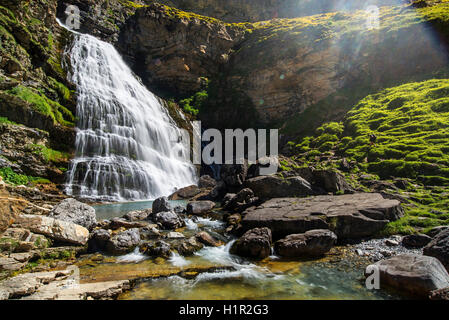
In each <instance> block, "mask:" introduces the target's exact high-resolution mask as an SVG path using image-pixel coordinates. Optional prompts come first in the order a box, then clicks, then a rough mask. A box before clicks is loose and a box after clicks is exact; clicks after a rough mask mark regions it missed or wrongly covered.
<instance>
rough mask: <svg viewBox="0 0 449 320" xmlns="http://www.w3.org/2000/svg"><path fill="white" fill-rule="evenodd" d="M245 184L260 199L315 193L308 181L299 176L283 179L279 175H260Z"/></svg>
mask: <svg viewBox="0 0 449 320" xmlns="http://www.w3.org/2000/svg"><path fill="white" fill-rule="evenodd" d="M245 186H246V187H247V188H249V189H251V190H252V191H253V192H254V195H255V196H256V197H258V198H261V199H272V198H281V197H301V196H309V195H314V194H316V193H315V191H313V190H312V186H311V185H310V183H309V182H307V181H306V180H305V179H303V178H301V177H290V178H287V179H283V178H281V177H279V176H260V177H257V178H252V179H249V180H247V181H246V182H245Z"/></svg>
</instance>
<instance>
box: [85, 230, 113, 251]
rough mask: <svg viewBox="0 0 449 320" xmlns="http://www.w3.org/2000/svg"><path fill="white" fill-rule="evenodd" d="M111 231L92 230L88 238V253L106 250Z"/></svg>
mask: <svg viewBox="0 0 449 320" xmlns="http://www.w3.org/2000/svg"><path fill="white" fill-rule="evenodd" d="M111 235H112V233H111V231H110V230H105V229H97V230H94V231H93V232H92V233H91V234H90V237H89V242H88V250H89V252H98V251H103V250H105V249H106V244H107V243H108V241H109V239H111Z"/></svg>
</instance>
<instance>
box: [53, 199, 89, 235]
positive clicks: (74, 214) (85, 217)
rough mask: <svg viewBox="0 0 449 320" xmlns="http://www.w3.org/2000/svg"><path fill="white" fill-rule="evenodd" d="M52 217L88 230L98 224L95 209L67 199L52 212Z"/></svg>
mask: <svg viewBox="0 0 449 320" xmlns="http://www.w3.org/2000/svg"><path fill="white" fill-rule="evenodd" d="M49 216H50V217H52V218H55V219H59V220H62V221H67V222H73V223H75V224H78V225H80V226H83V227H85V228H86V229H88V230H92V229H93V228H94V227H95V226H96V224H97V216H96V214H95V209H94V208H92V207H91V206H89V205H87V204H85V203H82V202H79V201H77V200H75V199H65V200H63V201H62V202H61V203H59V204H58V205H56V206H55V207H54V208H53V210H51V212H50V215H49Z"/></svg>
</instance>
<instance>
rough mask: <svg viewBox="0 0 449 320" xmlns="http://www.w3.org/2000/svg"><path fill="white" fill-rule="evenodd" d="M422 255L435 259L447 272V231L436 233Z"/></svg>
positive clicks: (448, 254) (448, 260)
mask: <svg viewBox="0 0 449 320" xmlns="http://www.w3.org/2000/svg"><path fill="white" fill-rule="evenodd" d="M423 253H424V254H425V255H426V256H431V257H435V258H437V259H438V260H440V261H441V263H442V264H443V265H444V266H445V267H446V269H447V270H449V229H448V230H445V231H442V232H440V233H438V234H437V235H436V236H435V238H433V240H432V241H431V242H429V244H428V245H427V246H425V247H424V251H423Z"/></svg>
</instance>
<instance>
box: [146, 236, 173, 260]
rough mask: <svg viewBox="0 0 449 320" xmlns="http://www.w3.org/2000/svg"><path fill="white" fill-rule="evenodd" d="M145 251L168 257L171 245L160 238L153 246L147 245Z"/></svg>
mask: <svg viewBox="0 0 449 320" xmlns="http://www.w3.org/2000/svg"><path fill="white" fill-rule="evenodd" d="M147 252H148V254H149V255H151V256H155V257H163V258H166V259H168V258H170V255H171V247H170V244H168V243H167V242H165V241H162V240H160V241H157V242H156V243H155V244H154V245H153V246H151V247H149V248H148V249H147Z"/></svg>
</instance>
